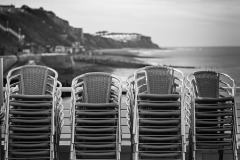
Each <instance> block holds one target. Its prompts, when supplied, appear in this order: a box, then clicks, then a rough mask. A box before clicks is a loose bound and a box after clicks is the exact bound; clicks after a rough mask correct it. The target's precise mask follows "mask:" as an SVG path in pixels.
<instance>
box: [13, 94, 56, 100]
mask: <svg viewBox="0 0 240 160" xmlns="http://www.w3.org/2000/svg"><path fill="white" fill-rule="evenodd" d="M10 98H15V99H18V100H20V99H22V100H52V98H53V97H52V95H26V94H11V95H10Z"/></svg>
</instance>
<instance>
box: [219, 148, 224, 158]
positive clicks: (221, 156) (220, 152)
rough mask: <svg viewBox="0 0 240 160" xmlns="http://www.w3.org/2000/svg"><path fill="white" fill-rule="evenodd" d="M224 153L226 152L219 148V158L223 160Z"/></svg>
mask: <svg viewBox="0 0 240 160" xmlns="http://www.w3.org/2000/svg"><path fill="white" fill-rule="evenodd" d="M223 153H224V151H223V150H219V151H218V154H219V160H223Z"/></svg>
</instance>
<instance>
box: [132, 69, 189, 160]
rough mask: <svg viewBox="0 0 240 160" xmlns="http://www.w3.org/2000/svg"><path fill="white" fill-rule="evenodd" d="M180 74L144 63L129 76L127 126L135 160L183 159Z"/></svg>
mask: <svg viewBox="0 0 240 160" xmlns="http://www.w3.org/2000/svg"><path fill="white" fill-rule="evenodd" d="M183 77H184V76H183V73H182V72H181V71H179V70H176V69H174V68H171V67H165V66H147V67H144V68H140V69H138V70H137V71H135V73H134V75H132V76H130V77H129V79H128V87H127V88H128V89H127V105H128V113H127V119H128V125H129V127H130V133H131V141H132V145H133V147H132V152H133V154H132V159H134V160H160V159H161V160H185V152H186V142H185V122H184V120H185V116H184V112H185V111H184V107H183V101H182V100H183V96H184V94H182V92H183Z"/></svg>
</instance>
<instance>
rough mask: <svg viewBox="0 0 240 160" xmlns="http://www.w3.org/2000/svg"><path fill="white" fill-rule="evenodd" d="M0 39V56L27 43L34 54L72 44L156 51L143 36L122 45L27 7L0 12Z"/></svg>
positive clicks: (97, 47) (94, 47) (153, 45)
mask: <svg viewBox="0 0 240 160" xmlns="http://www.w3.org/2000/svg"><path fill="white" fill-rule="evenodd" d="M1 7H2V6H0V8H1ZM2 8H7V7H6V6H4V7H2ZM10 31H11V32H10ZM0 37H1V38H0V55H4V54H5V55H7V54H14V53H17V52H19V51H20V50H21V49H22V48H23V47H24V46H26V45H27V44H28V46H30V47H32V48H34V51H35V53H42V52H49V48H53V47H54V46H65V47H72V46H73V45H74V44H78V45H81V46H83V47H84V48H86V49H101V48H159V47H158V46H157V45H156V44H154V43H152V41H151V38H150V37H146V36H143V35H142V36H141V39H140V40H138V41H129V42H121V41H116V40H114V39H111V38H104V37H101V36H96V35H91V34H87V33H83V29H82V28H74V27H72V26H70V25H69V23H68V21H66V20H63V19H61V18H59V17H57V16H56V15H55V14H54V13H53V12H51V11H46V10H44V9H43V8H39V9H33V8H30V7H28V6H26V5H24V6H22V7H21V8H15V7H14V6H9V8H8V9H0Z"/></svg>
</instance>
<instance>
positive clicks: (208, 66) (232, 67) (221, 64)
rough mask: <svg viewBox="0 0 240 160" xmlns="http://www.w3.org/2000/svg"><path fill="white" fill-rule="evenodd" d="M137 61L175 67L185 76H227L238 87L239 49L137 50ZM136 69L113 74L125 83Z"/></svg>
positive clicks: (185, 48)
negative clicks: (200, 73)
mask: <svg viewBox="0 0 240 160" xmlns="http://www.w3.org/2000/svg"><path fill="white" fill-rule="evenodd" d="M132 52H137V53H138V54H137V56H136V57H135V58H136V59H137V60H140V61H142V62H145V63H148V64H149V65H157V64H159V65H168V66H173V67H176V68H177V69H179V70H181V71H182V72H183V73H184V74H185V75H188V74H191V73H193V72H195V71H199V70H213V71H216V72H221V73H225V74H228V75H229V76H231V77H232V78H233V79H234V80H235V83H236V85H237V86H239V87H240V47H179V48H168V49H154V50H153V49H139V50H133V51H132ZM135 70H136V69H134V68H117V69H114V70H113V74H116V75H118V76H119V77H120V78H121V79H122V81H125V80H126V79H127V78H128V77H129V76H130V75H131V74H133V72H134V71H135Z"/></svg>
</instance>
